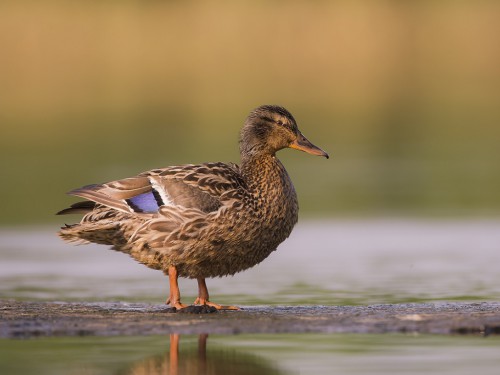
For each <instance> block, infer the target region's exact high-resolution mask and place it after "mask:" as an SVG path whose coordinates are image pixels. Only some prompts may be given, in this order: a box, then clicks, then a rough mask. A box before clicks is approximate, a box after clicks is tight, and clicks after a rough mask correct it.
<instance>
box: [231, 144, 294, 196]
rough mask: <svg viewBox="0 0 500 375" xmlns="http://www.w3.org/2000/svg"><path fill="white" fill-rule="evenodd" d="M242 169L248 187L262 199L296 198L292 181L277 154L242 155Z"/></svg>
mask: <svg viewBox="0 0 500 375" xmlns="http://www.w3.org/2000/svg"><path fill="white" fill-rule="evenodd" d="M240 169H241V174H242V175H243V178H244V179H245V181H246V183H247V186H248V188H249V189H250V190H251V191H252V192H253V193H254V194H256V195H259V196H260V197H261V198H262V199H265V200H267V199H269V200H275V199H277V200H278V201H279V200H286V199H287V198H288V199H289V198H291V199H292V200H293V201H295V200H296V193H295V189H294V187H293V185H292V181H291V180H290V177H289V176H288V173H287V171H286V170H285V167H284V166H283V164H282V163H281V162H280V161H279V159H278V158H277V157H276V156H275V155H273V154H269V153H263V154H260V155H242V158H241V166H240Z"/></svg>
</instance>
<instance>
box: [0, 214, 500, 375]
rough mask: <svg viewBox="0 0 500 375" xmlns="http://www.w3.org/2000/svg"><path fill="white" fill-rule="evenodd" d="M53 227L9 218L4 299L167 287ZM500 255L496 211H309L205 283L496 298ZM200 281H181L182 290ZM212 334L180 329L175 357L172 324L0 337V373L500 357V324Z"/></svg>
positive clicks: (495, 364) (416, 365) (353, 369)
mask: <svg viewBox="0 0 500 375" xmlns="http://www.w3.org/2000/svg"><path fill="white" fill-rule="evenodd" d="M54 231H55V230H54V229H53V228H50V229H47V228H42V229H41V228H35V229H31V230H27V229H22V230H21V229H16V230H2V231H0V257H1V258H0V259H1V261H0V298H3V299H5V298H14V299H22V300H50V301H54V300H63V301H74V300H80V301H117V300H119V301H127V302H138V301H140V302H153V303H159V302H161V301H163V300H164V299H165V296H166V294H167V291H168V289H167V282H166V278H165V276H163V275H162V274H161V272H158V271H153V270H149V269H147V268H146V267H144V266H142V265H140V264H137V263H135V262H134V261H132V260H131V259H130V258H128V257H127V256H125V255H124V254H121V253H117V252H113V251H108V250H106V247H104V246H93V245H86V246H78V247H75V246H71V245H67V244H64V243H63V242H62V241H60V240H59V239H58V238H57V237H56V236H55V234H54ZM498 264H500V221H495V220H468V221H465V220H464V221H424V220H395V219H391V220H376V221H369V220H353V221H322V222H304V223H301V224H300V225H299V226H298V227H297V228H296V230H295V231H294V233H293V234H292V236H291V238H290V239H289V240H288V241H286V242H285V243H284V244H283V245H282V246H281V247H280V248H279V249H278V251H277V252H275V253H273V254H272V255H271V256H270V257H269V258H268V259H267V260H266V261H264V262H263V263H262V264H261V265H259V266H257V267H254V268H253V269H251V270H248V271H246V272H243V273H241V274H238V275H236V276H234V277H230V278H221V279H215V280H208V286H209V289H210V292H211V295H212V299H213V300H214V301H216V302H219V303H225V304H238V305H243V306H245V305H283V304H286V305H318V304H320V305H330V304H337V305H338V304H374V303H397V302H407V301H427V302H428V301H437V300H447V301H453V300H484V301H493V300H496V301H498V300H500V272H498ZM195 284H196V282H194V281H193V280H181V291H182V293H183V297H184V298H183V300H184V301H186V302H188V301H191V300H194V297H195V295H196V285H195ZM199 340H201V341H200V342H199ZM203 340H204V339H203V338H201V339H200V338H198V337H195V336H184V337H181V338H180V345H179V356H178V358H177V359H175V355H173V354H172V353H175V352H176V351H175V350H171V347H172V344H171V343H170V340H169V337H112V338H109V337H104V338H102V337H85V338H43V339H36V340H28V341H15V340H14V341H13V340H0V373H1V374H4V373H5V374H7V373H8V374H31V373H37V375H40V374H45V373H47V374H49V373H50V374H58V373H65V374H68V373H69V374H146V373H152V374H156V373H158V374H159V373H162V374H163V373H170V374H174V373H176V372H175V371H176V369H175V367H176V366H175V363H177V371H178V373H179V374H181V373H188V374H189V373H209V374H211V373H228V374H229V373H234V374H239V373H260V374H282V373H283V374H289V373H291V374H294V373H297V374H300V373H302V374H332V373H353V374H361V373H370V374H378V373H409V374H420V373H426V374H429V373H430V374H433V373H435V374H446V373H454V374H470V373H473V372H478V373H481V374H489V373H491V374H493V373H495V374H496V373H498V368H499V365H500V355H499V349H500V338H498V337H488V338H479V337H461V336H449V337H444V336H430V335H423V336H408V335H402V334H401V335H359V334H358V335H352V334H345V335H319V334H295V335H290V334H283V335H235V336H211V337H210V338H209V339H208V341H207V343H206V350H203ZM200 345H201V348H202V349H201V350H200V349H199V348H198V347H199V346H200ZM174 348H175V346H174ZM28 352H29V359H30V360H29V361H27V360H26V358H27V355H26V353H28ZM204 353H205V354H204ZM172 363H173V364H172ZM245 371H246V372H245ZM249 371H250V372H249Z"/></svg>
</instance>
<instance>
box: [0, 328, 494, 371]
mask: <svg viewBox="0 0 500 375" xmlns="http://www.w3.org/2000/svg"><path fill="white" fill-rule="evenodd" d="M175 340H176V338H175V337H172V336H171V337H170V338H169V337H158V336H149V337H84V338H44V339H36V340H28V341H12V340H11V341H9V340H0V371H1V373H2V374H23V375H31V374H33V375H45V374H51V375H52V374H55V375H57V374H72V375H80V374H85V375H94V374H96V375H97V374H98V375H101V374H122V375H125V374H136V375H139V374H158V375H159V374H162V375H164V374H252V375H253V374H259V375H265V374H337V373H338V374H401V373H404V374H454V375H461V374H463V375H470V374H473V373H477V374H484V375H486V374H498V367H499V366H500V356H499V355H498V351H499V347H500V346H499V344H500V338H498V337H490V338H487V339H485V338H479V337H447V336H408V335H356V334H351V335H349V334H346V335H344V334H342V335H337V334H335V335H320V334H300V335H286V334H283V335H234V336H210V337H209V338H208V339H206V337H204V336H199V337H197V336H181V337H180V340H179V344H178V347H177V350H176V344H175ZM27 353H29V354H27Z"/></svg>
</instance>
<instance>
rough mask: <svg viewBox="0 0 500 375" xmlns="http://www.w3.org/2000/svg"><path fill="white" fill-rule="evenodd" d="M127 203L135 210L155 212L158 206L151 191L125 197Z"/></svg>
mask: <svg viewBox="0 0 500 375" xmlns="http://www.w3.org/2000/svg"><path fill="white" fill-rule="evenodd" d="M127 203H128V205H129V206H130V207H131V208H132V209H133V210H134V211H135V212H157V211H158V209H159V208H160V206H159V205H158V202H157V201H156V198H155V196H154V193H153V192H152V191H149V192H147V193H144V194H139V195H136V196H135V197H132V198H130V199H127Z"/></svg>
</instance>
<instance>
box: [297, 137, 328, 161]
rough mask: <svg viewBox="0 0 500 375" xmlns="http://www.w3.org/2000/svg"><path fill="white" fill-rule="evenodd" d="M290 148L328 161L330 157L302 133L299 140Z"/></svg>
mask: <svg viewBox="0 0 500 375" xmlns="http://www.w3.org/2000/svg"><path fill="white" fill-rule="evenodd" d="M290 148H294V149H296V150H300V151H304V152H307V153H308V154H311V155H317V156H324V157H325V158H327V159H328V158H329V157H330V156H328V154H327V153H326V152H325V151H323V150H322V149H320V148H319V147H317V146H315V145H313V144H312V143H311V142H309V140H308V139H307V138H306V137H304V135H303V134H302V133H299V136H298V137H297V139H296V140H295V141H293V142H292V143H291V144H290Z"/></svg>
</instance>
